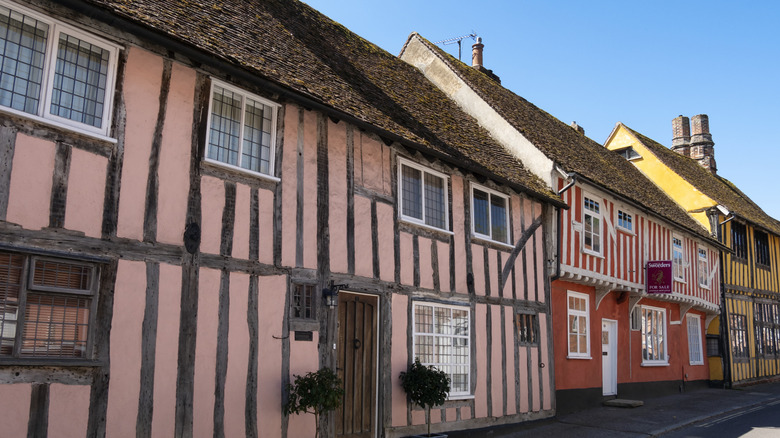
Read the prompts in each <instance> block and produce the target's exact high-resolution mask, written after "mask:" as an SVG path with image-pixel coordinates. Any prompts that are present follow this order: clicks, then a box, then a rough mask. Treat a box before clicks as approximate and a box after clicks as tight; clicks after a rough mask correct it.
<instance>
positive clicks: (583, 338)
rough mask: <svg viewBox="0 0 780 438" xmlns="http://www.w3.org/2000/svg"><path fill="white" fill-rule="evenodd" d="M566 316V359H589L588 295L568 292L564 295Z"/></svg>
mask: <svg viewBox="0 0 780 438" xmlns="http://www.w3.org/2000/svg"><path fill="white" fill-rule="evenodd" d="M566 301H567V305H566V308H567V316H568V323H567V327H568V334H569V336H568V338H569V354H568V357H574V358H588V359H589V358H590V335H589V334H590V333H589V332H590V314H589V311H588V295H586V294H583V293H579V292H571V291H569V292H568V293H567V294H566Z"/></svg>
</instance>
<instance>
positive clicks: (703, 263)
mask: <svg viewBox="0 0 780 438" xmlns="http://www.w3.org/2000/svg"><path fill="white" fill-rule="evenodd" d="M696 253H697V255H698V256H697V257H696V260H697V264H696V271H697V274H698V277H699V286H701V287H706V288H707V289H709V288H710V269H709V263H708V262H707V250H706V249H704V248H698V249H697V250H696Z"/></svg>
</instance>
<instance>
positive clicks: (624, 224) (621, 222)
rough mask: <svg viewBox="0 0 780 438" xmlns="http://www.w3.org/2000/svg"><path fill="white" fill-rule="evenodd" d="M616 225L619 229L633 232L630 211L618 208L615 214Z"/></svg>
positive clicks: (632, 220) (632, 216)
mask: <svg viewBox="0 0 780 438" xmlns="http://www.w3.org/2000/svg"><path fill="white" fill-rule="evenodd" d="M617 226H618V228H619V229H621V230H624V231H628V232H629V233H633V232H634V215H632V214H631V213H629V212H627V211H625V210H620V209H619V210H618V214H617Z"/></svg>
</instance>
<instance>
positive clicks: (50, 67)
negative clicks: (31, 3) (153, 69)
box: [0, 0, 120, 142]
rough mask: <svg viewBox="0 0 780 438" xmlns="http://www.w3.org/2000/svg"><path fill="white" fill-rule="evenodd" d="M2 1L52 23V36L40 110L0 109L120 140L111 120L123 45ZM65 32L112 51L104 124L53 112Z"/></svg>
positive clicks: (13, 8) (100, 137) (45, 59)
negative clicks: (118, 60)
mask: <svg viewBox="0 0 780 438" xmlns="http://www.w3.org/2000/svg"><path fill="white" fill-rule="evenodd" d="M0 5H2V6H3V7H6V8H9V9H11V10H12V11H14V12H17V13H20V14H22V15H25V16H28V17H30V18H32V19H35V20H38V21H40V22H42V23H44V24H46V25H48V26H49V29H48V36H47V39H46V48H45V55H44V62H43V77H42V80H41V95H40V96H39V100H38V107H37V108H36V112H35V113H34V114H33V113H28V112H25V111H22V110H17V109H14V108H10V107H6V106H0V111H3V112H8V113H11V114H15V115H18V116H21V117H25V118H29V119H34V120H36V121H38V122H41V123H45V124H48V125H53V126H56V127H59V128H65V129H69V130H72V131H76V132H79V133H81V134H85V135H88V136H90V137H96V138H99V139H101V140H108V141H111V142H116V140H115V139H112V138H110V137H109V133H110V132H111V121H112V113H113V107H114V93H115V89H116V70H117V59H118V56H119V50H120V47H119V46H118V45H116V44H114V43H111V42H109V41H107V40H105V39H103V38H100V37H97V36H95V35H93V34H91V33H88V32H84V31H82V30H80V29H78V28H76V27H73V26H70V25H68V24H65V23H63V22H61V21H58V20H55V19H53V18H51V17H48V16H45V15H42V14H39V13H37V12H35V11H32V10H30V9H27V8H25V7H23V6H21V5H18V4H16V3H9V2H6V1H2V0H0ZM61 34H66V35H69V36H72V37H75V38H78V39H80V40H82V41H84V42H86V43H89V44H93V45H95V46H98V47H100V48H101V49H103V50H105V51H107V52H108V54H109V57H108V67H107V72H106V89H105V95H104V100H103V112H102V114H101V116H100V117H101V121H102V125H101V126H100V127H95V126H92V125H88V124H86V123H81V122H77V121H75V120H71V119H68V118H65V117H61V116H58V115H56V114H52V113H51V100H52V94H53V89H52V87H53V84H54V75H55V68H56V66H57V55H56V52H57V46H58V44H59V39H60V35H61Z"/></svg>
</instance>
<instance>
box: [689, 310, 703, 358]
mask: <svg viewBox="0 0 780 438" xmlns="http://www.w3.org/2000/svg"><path fill="white" fill-rule="evenodd" d="M685 323H686V325H687V332H688V362H689V363H690V364H691V365H704V352H703V351H702V336H701V318H699V315H686V316H685Z"/></svg>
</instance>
